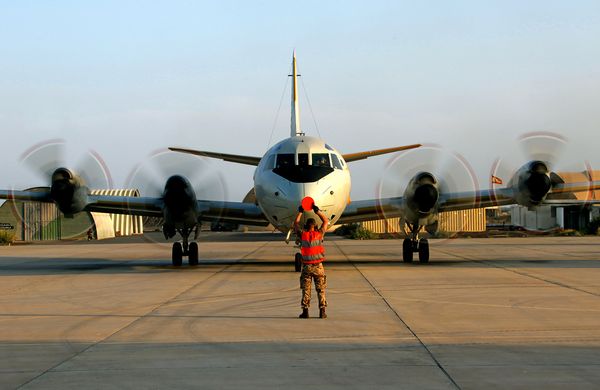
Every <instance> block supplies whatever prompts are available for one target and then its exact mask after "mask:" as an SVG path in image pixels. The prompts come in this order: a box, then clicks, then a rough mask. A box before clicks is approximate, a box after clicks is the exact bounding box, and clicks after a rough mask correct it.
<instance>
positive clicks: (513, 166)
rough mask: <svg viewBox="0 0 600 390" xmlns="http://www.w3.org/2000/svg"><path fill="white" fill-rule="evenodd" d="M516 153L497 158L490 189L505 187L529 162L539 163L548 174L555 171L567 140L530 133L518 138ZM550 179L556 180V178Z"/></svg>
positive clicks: (552, 134)
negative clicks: (544, 166)
mask: <svg viewBox="0 0 600 390" xmlns="http://www.w3.org/2000/svg"><path fill="white" fill-rule="evenodd" d="M517 142H518V146H517V148H516V149H518V151H519V152H518V153H515V152H514V151H512V152H511V153H510V154H505V155H504V156H500V157H498V158H497V159H496V160H495V161H494V163H493V164H492V167H491V170H490V185H491V188H502V187H505V186H506V185H507V184H508V182H509V181H510V179H511V178H512V177H514V176H515V174H516V173H517V172H518V171H519V169H521V167H522V166H523V164H525V163H527V162H530V161H541V162H542V163H544V164H545V165H546V167H547V170H548V172H551V171H552V170H553V169H555V167H556V165H557V163H558V162H560V159H561V156H562V154H563V152H564V150H565V147H566V145H567V139H566V138H565V137H563V136H562V135H560V134H556V133H550V132H531V133H526V134H523V135H522V136H520V137H519V138H518V141H517ZM551 176H552V175H551ZM551 179H554V180H557V179H556V177H551Z"/></svg>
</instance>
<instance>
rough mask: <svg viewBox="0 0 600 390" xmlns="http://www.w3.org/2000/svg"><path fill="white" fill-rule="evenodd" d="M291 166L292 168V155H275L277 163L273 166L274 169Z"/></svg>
mask: <svg viewBox="0 0 600 390" xmlns="http://www.w3.org/2000/svg"><path fill="white" fill-rule="evenodd" d="M291 166H294V154H293V153H283V154H278V155H277V163H276V164H275V168H285V167H291Z"/></svg>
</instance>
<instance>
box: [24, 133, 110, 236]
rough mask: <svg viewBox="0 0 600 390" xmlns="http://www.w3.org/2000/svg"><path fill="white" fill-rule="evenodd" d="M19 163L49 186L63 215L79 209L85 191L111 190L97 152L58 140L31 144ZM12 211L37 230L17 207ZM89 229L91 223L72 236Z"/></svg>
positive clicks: (83, 204) (106, 172)
mask: <svg viewBox="0 0 600 390" xmlns="http://www.w3.org/2000/svg"><path fill="white" fill-rule="evenodd" d="M19 161H20V165H21V166H24V167H26V168H27V169H28V170H29V171H31V172H32V173H33V174H34V175H36V176H37V177H39V178H40V179H41V180H43V181H44V183H46V185H48V186H50V187H51V191H50V194H51V196H52V198H53V200H54V201H55V204H56V206H57V207H58V208H59V210H60V211H62V212H63V213H64V214H65V215H67V216H72V215H74V214H77V213H78V212H80V211H81V210H83V208H84V207H85V204H86V199H87V194H88V190H89V189H109V188H112V187H113V181H112V177H111V174H110V171H109V169H108V167H107V166H106V164H105V163H104V160H103V159H102V158H101V157H100V155H99V154H98V153H97V152H95V151H94V150H91V149H90V150H85V149H81V148H79V147H76V146H74V145H73V144H69V143H67V142H65V141H64V140H61V139H50V140H46V141H42V142H40V143H38V144H35V145H33V146H32V147H30V148H29V149H27V150H26V151H25V152H24V153H23V154H22V155H21V158H20V159H19ZM40 207H43V206H40ZM17 209H18V210H17ZM15 210H16V211H17V213H18V214H19V218H20V219H21V221H23V222H24V223H25V224H26V228H27V229H33V230H35V229H39V228H40V227H39V226H38V225H37V224H33V225H31V226H30V225H29V223H28V218H24V216H23V215H21V211H20V210H21V209H20V208H15ZM92 226H93V222H92V223H90V224H89V225H85V226H81V230H80V231H77V232H72V233H73V235H74V236H78V235H82V234H85V232H86V231H88V229H89V228H91V227H92Z"/></svg>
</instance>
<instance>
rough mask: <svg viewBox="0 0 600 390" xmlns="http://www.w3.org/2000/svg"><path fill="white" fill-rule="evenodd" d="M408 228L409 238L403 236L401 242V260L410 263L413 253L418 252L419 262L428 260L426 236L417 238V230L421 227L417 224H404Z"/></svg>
mask: <svg viewBox="0 0 600 390" xmlns="http://www.w3.org/2000/svg"><path fill="white" fill-rule="evenodd" d="M406 225H407V226H408V227H409V229H410V238H405V239H404V241H403V242H402V261H404V262H405V263H412V261H413V253H414V252H418V253H419V262H420V263H428V262H429V241H427V239H426V238H421V239H419V230H420V229H421V227H420V226H419V225H417V224H409V223H407V224H406Z"/></svg>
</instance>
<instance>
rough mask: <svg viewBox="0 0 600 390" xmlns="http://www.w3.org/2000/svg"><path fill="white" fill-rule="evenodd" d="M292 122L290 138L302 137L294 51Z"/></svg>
mask: <svg viewBox="0 0 600 390" xmlns="http://www.w3.org/2000/svg"><path fill="white" fill-rule="evenodd" d="M290 76H291V77H292V118H291V119H292V121H291V126H290V136H291V137H297V136H299V135H304V133H302V130H300V106H299V105H298V76H299V74H298V70H297V68H296V50H294V56H293V58H292V74H291V75H290Z"/></svg>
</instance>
